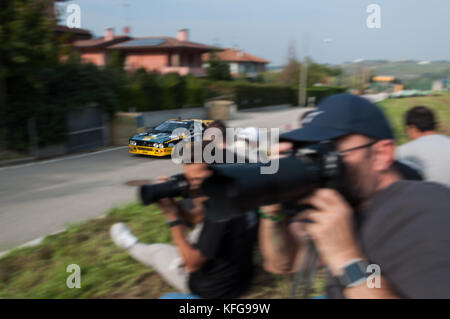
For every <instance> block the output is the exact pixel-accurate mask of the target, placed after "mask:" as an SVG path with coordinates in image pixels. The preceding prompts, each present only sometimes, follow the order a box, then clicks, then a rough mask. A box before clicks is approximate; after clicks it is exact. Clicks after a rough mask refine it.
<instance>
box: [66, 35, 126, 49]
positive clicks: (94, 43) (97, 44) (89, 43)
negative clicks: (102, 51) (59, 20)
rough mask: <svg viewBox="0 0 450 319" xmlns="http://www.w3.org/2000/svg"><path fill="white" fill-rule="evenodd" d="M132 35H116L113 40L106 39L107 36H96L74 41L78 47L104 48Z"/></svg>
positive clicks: (123, 40)
mask: <svg viewBox="0 0 450 319" xmlns="http://www.w3.org/2000/svg"><path fill="white" fill-rule="evenodd" d="M129 39H130V37H129V36H126V35H119V36H115V37H114V38H113V39H112V40H109V41H105V38H104V37H103V38H96V39H89V40H78V41H75V42H74V43H73V45H74V47H76V48H104V47H107V46H110V45H114V44H117V43H120V42H125V41H127V40H129Z"/></svg>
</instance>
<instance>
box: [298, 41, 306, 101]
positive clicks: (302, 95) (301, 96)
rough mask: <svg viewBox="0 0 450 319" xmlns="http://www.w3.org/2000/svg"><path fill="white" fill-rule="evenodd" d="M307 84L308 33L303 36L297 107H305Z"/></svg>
mask: <svg viewBox="0 0 450 319" xmlns="http://www.w3.org/2000/svg"><path fill="white" fill-rule="evenodd" d="M307 82H308V33H305V34H304V35H303V63H302V66H301V69H300V81H299V87H298V105H299V106H306V105H307V101H306V99H307V97H306V86H307Z"/></svg>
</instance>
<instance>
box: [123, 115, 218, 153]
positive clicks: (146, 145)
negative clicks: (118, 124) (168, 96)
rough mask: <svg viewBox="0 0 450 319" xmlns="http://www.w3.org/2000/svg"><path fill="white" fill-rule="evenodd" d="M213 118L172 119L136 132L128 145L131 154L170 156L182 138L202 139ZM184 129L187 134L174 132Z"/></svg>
mask: <svg viewBox="0 0 450 319" xmlns="http://www.w3.org/2000/svg"><path fill="white" fill-rule="evenodd" d="M212 122H213V121H211V120H199V119H184V120H177V119H170V120H167V121H165V122H163V123H161V124H160V125H158V126H157V127H155V128H154V129H151V130H149V131H147V132H144V133H140V134H136V135H134V136H133V137H131V138H130V140H129V142H128V146H129V148H130V153H131V154H141V155H150V156H168V155H171V154H172V151H173V148H174V147H175V145H176V144H177V143H179V142H180V141H182V140H186V138H187V139H188V140H191V141H196V140H201V139H202V136H203V131H204V130H205V129H206V128H207V127H208V126H209V125H210V124H211V123H212ZM176 129H184V132H185V134H174V130H176Z"/></svg>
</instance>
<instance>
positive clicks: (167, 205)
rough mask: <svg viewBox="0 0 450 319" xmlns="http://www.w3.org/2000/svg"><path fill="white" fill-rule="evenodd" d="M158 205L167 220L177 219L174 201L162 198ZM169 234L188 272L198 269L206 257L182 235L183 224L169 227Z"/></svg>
mask: <svg viewBox="0 0 450 319" xmlns="http://www.w3.org/2000/svg"><path fill="white" fill-rule="evenodd" d="M158 205H159V207H160V208H161V210H162V211H163V212H164V215H165V217H166V220H167V221H168V222H171V221H175V220H177V219H179V213H180V210H179V209H178V207H179V205H178V204H177V203H176V202H175V201H173V200H172V199H169V198H163V199H161V200H160V201H159V202H158ZM171 234H172V239H173V242H174V244H175V245H176V246H177V248H178V250H179V251H180V254H181V257H182V258H183V261H184V266H185V268H186V270H187V271H188V272H193V271H196V270H197V269H199V268H200V267H201V266H202V265H203V264H204V263H205V261H206V258H205V257H204V256H203V255H202V254H201V252H200V250H198V249H197V248H195V247H194V246H193V245H191V243H189V241H188V240H187V239H186V237H185V235H184V226H183V225H182V224H179V225H177V226H173V227H171Z"/></svg>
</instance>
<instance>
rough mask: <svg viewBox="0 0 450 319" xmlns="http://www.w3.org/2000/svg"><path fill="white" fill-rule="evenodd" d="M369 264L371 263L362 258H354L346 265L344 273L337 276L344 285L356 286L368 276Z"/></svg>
mask: <svg viewBox="0 0 450 319" xmlns="http://www.w3.org/2000/svg"><path fill="white" fill-rule="evenodd" d="M367 266H369V263H368V262H367V261H365V260H362V259H354V260H351V261H349V262H348V263H347V264H345V265H344V267H342V268H343V270H344V274H343V275H340V276H337V279H338V280H339V282H340V284H341V285H342V286H344V287H354V286H357V285H359V284H361V283H363V282H364V281H366V279H367V277H368V275H369V274H368V273H367Z"/></svg>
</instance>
